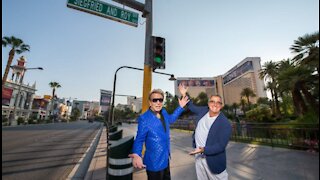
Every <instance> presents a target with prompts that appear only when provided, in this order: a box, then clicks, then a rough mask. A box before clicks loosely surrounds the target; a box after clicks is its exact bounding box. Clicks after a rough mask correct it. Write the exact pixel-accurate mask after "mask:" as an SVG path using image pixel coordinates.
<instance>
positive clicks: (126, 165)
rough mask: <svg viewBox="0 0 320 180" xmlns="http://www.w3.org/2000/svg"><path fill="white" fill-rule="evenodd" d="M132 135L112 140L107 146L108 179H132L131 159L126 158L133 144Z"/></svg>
mask: <svg viewBox="0 0 320 180" xmlns="http://www.w3.org/2000/svg"><path fill="white" fill-rule="evenodd" d="M133 140H134V137H133V136H126V137H124V138H122V139H119V140H118V141H114V142H113V143H112V144H111V146H110V148H109V153H108V154H109V155H108V157H109V158H108V159H109V167H108V175H109V180H132V172H133V167H132V159H131V158H128V155H129V154H130V152H131V149H132V145H133Z"/></svg>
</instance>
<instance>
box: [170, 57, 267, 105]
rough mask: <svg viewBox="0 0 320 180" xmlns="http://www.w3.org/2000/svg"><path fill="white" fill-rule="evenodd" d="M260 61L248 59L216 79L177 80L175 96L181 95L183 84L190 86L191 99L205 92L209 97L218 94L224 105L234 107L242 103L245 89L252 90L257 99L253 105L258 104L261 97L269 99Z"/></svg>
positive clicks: (252, 100)
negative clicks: (260, 72)
mask: <svg viewBox="0 0 320 180" xmlns="http://www.w3.org/2000/svg"><path fill="white" fill-rule="evenodd" d="M260 61H261V59H260V57H247V58H245V59H244V60H242V61H241V62H240V63H238V64H237V65H236V66H234V67H233V68H231V69H230V70H229V71H227V72H226V73H225V74H223V75H219V76H216V77H211V78H210V77H206V78H195V77H185V78H177V81H175V94H176V95H180V94H179V91H178V85H179V84H180V83H183V84H185V85H186V86H189V90H188V92H189V95H190V96H191V97H197V96H198V95H199V93H200V92H205V93H206V94H207V95H208V97H210V96H211V95H213V94H218V95H220V96H221V97H222V99H223V100H224V104H228V105H232V104H233V103H240V99H241V95H240V94H241V92H242V90H243V89H244V88H250V89H252V90H253V92H254V93H255V94H256V97H252V98H250V100H251V102H252V103H256V101H257V99H258V98H259V97H267V94H266V91H265V90H264V83H263V80H261V79H260V78H259V71H260V69H261V64H260Z"/></svg>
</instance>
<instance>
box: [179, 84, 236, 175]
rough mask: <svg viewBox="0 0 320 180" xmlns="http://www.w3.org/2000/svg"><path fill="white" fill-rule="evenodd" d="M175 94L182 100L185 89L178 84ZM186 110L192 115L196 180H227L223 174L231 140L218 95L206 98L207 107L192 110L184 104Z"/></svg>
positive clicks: (227, 122) (192, 153)
mask: <svg viewBox="0 0 320 180" xmlns="http://www.w3.org/2000/svg"><path fill="white" fill-rule="evenodd" d="M178 88H179V91H180V93H181V95H182V97H183V98H185V97H186V93H187V90H188V88H187V87H186V86H184V85H181V84H179V87H178ZM187 107H188V108H189V109H190V111H192V112H193V113H195V114H196V115H197V116H196V119H195V125H196V129H195V133H194V136H193V146H194V148H195V149H194V151H192V152H190V154H191V155H195V166H196V172H197V178H198V180H228V173H227V171H226V168H227V162H226V159H227V158H226V146H227V144H228V142H229V138H230V136H231V131H232V128H231V125H230V123H229V121H228V119H227V118H226V116H225V115H224V114H223V113H222V112H220V110H221V109H222V107H223V106H222V99H221V97H220V96H219V95H213V96H211V97H210V99H209V102H208V107H207V106H203V107H200V106H198V107H197V106H195V105H193V104H192V102H191V101H190V102H188V104H187Z"/></svg>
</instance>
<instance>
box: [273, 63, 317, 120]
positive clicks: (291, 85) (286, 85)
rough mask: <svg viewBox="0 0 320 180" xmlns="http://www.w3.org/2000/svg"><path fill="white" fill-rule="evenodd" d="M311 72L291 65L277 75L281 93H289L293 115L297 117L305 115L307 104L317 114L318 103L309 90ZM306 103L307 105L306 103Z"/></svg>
mask: <svg viewBox="0 0 320 180" xmlns="http://www.w3.org/2000/svg"><path fill="white" fill-rule="evenodd" d="M310 78H312V71H311V70H310V69H309V68H307V67H305V66H294V65H292V66H291V67H289V68H288V69H286V70H284V71H282V72H281V74H279V77H278V80H279V83H280V88H281V90H282V91H287V92H291V94H292V98H293V104H294V107H295V113H296V114H298V115H303V114H306V113H307V111H308V106H307V103H308V104H309V105H310V107H311V108H312V109H313V111H314V112H316V113H317V115H318V112H319V110H318V109H319V103H318V102H317V100H316V99H317V97H314V95H312V94H311V92H310V91H309V89H311V88H312V86H314V84H312V83H311V82H313V81H312V80H310ZM306 101H307V103H306Z"/></svg>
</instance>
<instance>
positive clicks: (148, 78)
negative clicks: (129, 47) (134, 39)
mask: <svg viewBox="0 0 320 180" xmlns="http://www.w3.org/2000/svg"><path fill="white" fill-rule="evenodd" d="M145 3H146V4H145V9H147V11H148V13H147V14H145V18H146V39H145V54H144V74H143V94H142V113H143V112H145V111H147V110H148V108H149V103H148V95H149V92H150V91H151V84H152V64H151V60H150V59H151V36H152V0H146V1H145Z"/></svg>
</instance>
